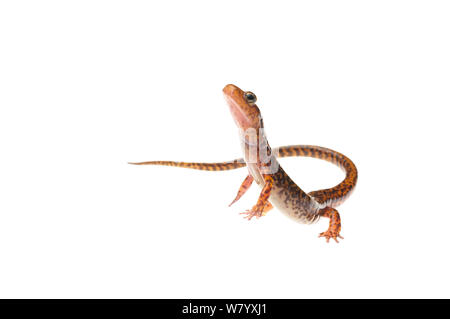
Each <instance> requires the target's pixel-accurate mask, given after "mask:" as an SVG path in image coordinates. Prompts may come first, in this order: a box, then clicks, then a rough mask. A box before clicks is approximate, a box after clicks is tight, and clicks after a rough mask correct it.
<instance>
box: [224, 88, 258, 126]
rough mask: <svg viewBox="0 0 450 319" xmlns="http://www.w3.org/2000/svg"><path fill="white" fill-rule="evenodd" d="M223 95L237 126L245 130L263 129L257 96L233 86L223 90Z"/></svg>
mask: <svg viewBox="0 0 450 319" xmlns="http://www.w3.org/2000/svg"><path fill="white" fill-rule="evenodd" d="M223 94H224V96H225V99H226V100H227V103H228V106H229V107H230V111H231V115H232V116H233V119H234V121H235V122H236V125H237V126H238V127H239V128H241V129H243V130H244V131H245V130H248V129H249V128H253V129H256V130H258V129H259V128H262V117H261V112H260V111H259V108H258V107H257V106H256V104H255V103H256V95H255V94H253V93H252V92H249V91H246V92H245V91H242V90H241V89H240V88H238V87H237V86H235V85H233V84H228V85H227V86H225V87H224V88H223Z"/></svg>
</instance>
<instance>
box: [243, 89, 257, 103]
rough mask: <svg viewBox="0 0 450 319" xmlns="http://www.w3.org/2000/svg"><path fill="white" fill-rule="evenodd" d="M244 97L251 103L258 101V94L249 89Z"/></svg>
mask: <svg viewBox="0 0 450 319" xmlns="http://www.w3.org/2000/svg"><path fill="white" fill-rule="evenodd" d="M244 97H245V99H246V100H247V102H248V103H249V104H255V103H256V95H255V93H253V92H250V91H247V92H245V93H244Z"/></svg>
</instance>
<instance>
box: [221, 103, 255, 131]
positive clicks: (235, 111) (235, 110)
mask: <svg viewBox="0 0 450 319" xmlns="http://www.w3.org/2000/svg"><path fill="white" fill-rule="evenodd" d="M225 98H226V100H227V103H228V106H229V107H230V112H231V115H232V116H233V119H234V121H235V122H236V125H237V126H238V127H240V128H248V127H249V126H250V125H251V121H250V119H249V117H248V115H247V114H246V112H245V111H244V110H242V108H241V107H240V106H239V104H238V103H237V102H236V101H235V100H234V99H233V98H231V97H230V96H227V95H225Z"/></svg>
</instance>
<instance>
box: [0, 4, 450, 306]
mask: <svg viewBox="0 0 450 319" xmlns="http://www.w3.org/2000/svg"><path fill="white" fill-rule="evenodd" d="M449 16H450V6H449V4H448V2H446V1H307V2H300V1H276V2H273V1H267V2H266V1H231V0H227V1H164V2H163V1H158V2H157V1H155V2H153V3H150V2H149V1H133V2H130V1H70V2H69V1H39V2H36V1H29V2H27V1H14V2H13V1H11V2H6V1H5V2H2V4H1V5H0V46H1V48H0V107H1V108H0V149H1V157H0V194H1V195H0V297H42V298H48V297H59V298H67V297H76V298H78V297H84V298H94V297H95V298H97V297H103V298H110V297H116V298H128V297H134V298H201V297H202V298H219V297H220V298H229V297H235V298H260V297H261V298H262V297H264V298H281V297H283V298H350V297H353V298H369V297H375V298H395V297H402V298H409V297H425V298H427V297H447V298H449V297H450V293H449V288H448V287H449V286H450V278H449V273H448V269H449V266H450V260H449V254H448V251H449V224H450V211H449V205H448V194H449V193H448V190H449V178H450V176H449V175H450V174H449V168H448V167H449V166H448V161H449V155H450V151H449V149H448V136H449V128H448V120H449V115H448V109H449V107H450V94H449V87H450V86H449V85H450V62H449V61H450V59H449V57H450V44H449V39H450V38H449V36H450V19H449ZM227 83H234V84H236V85H238V86H240V87H242V88H243V89H245V90H251V91H253V92H255V93H256V95H257V96H258V105H259V107H260V109H261V110H262V114H263V116H264V120H265V126H266V128H267V134H268V137H269V142H270V143H271V145H272V146H280V145H286V144H316V145H321V146H325V147H329V148H332V149H335V150H337V151H340V152H342V153H344V154H346V155H348V156H349V157H350V158H351V159H353V161H354V162H355V163H356V165H357V167H358V169H359V181H358V185H357V189H356V191H355V192H354V193H353V195H352V196H351V197H350V198H349V199H348V201H347V202H345V203H344V204H343V205H342V206H340V207H339V211H340V213H341V216H342V222H343V228H342V235H343V236H344V237H345V240H343V241H341V243H339V244H336V243H332V242H330V243H329V244H326V243H325V240H324V239H323V238H320V239H319V238H317V236H318V233H320V232H322V231H324V230H326V229H327V226H328V220H327V219H322V220H321V221H319V223H317V224H315V225H312V226H311V225H301V224H297V223H294V222H292V221H291V220H289V219H287V218H286V217H284V216H283V215H281V213H280V212H279V211H277V210H273V211H271V212H270V213H269V214H268V215H267V216H266V217H264V218H261V219H259V220H252V221H251V222H248V221H246V220H244V219H242V216H240V215H239V213H240V212H242V211H244V210H245V209H248V208H250V207H251V206H252V205H253V204H254V203H255V202H256V199H257V196H258V193H259V189H258V188H257V187H256V186H253V187H252V188H251V189H250V190H249V192H248V194H246V195H245V196H244V197H243V198H242V199H241V200H240V201H239V202H238V203H236V204H235V205H234V206H232V207H231V208H228V207H227V206H228V204H229V202H230V201H231V200H232V199H233V198H234V196H235V194H236V192H237V190H238V187H239V185H240V183H241V182H242V181H243V179H244V177H245V176H246V171H245V169H241V170H235V171H228V172H202V171H194V170H184V169H177V168H171V167H157V166H141V167H138V166H130V165H127V162H128V161H145V160H184V161H223V160H230V159H233V158H237V157H240V156H241V152H240V146H239V142H238V136H237V129H236V127H235V126H234V123H233V121H232V119H231V116H230V114H229V110H228V107H227V106H226V104H225V101H224V99H223V96H222V88H223V87H224V85H226V84H227ZM281 164H282V165H283V167H284V169H285V170H286V171H287V172H288V173H289V174H290V176H291V177H292V178H293V179H294V180H295V181H296V182H297V183H298V184H299V185H300V186H301V187H302V188H303V189H304V190H305V191H312V190H317V189H320V188H323V187H331V186H333V185H335V184H337V183H338V182H339V181H340V180H341V179H342V178H343V173H342V172H341V171H340V170H339V169H338V168H336V167H334V166H333V165H331V164H328V163H326V162H322V161H319V160H314V159H303V158H289V159H282V160H281Z"/></svg>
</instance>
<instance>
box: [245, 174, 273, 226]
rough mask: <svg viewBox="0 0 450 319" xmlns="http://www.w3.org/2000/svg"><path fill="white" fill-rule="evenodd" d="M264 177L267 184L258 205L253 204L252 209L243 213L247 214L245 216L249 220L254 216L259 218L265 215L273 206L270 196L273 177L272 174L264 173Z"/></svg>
mask: <svg viewBox="0 0 450 319" xmlns="http://www.w3.org/2000/svg"><path fill="white" fill-rule="evenodd" d="M263 177H264V181H265V184H264V187H263V189H262V191H261V194H260V195H259V198H258V201H257V202H256V205H255V206H253V208H252V209H250V210H247V211H246V212H244V213H241V214H242V215H246V216H245V217H244V218H247V219H248V220H251V219H252V218H253V217H256V218H259V217H261V216H264V215H265V213H266V212H267V211H269V210H270V209H271V208H272V204H270V202H269V197H270V192H271V191H272V187H273V178H272V177H271V176H270V175H264V176H263Z"/></svg>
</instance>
